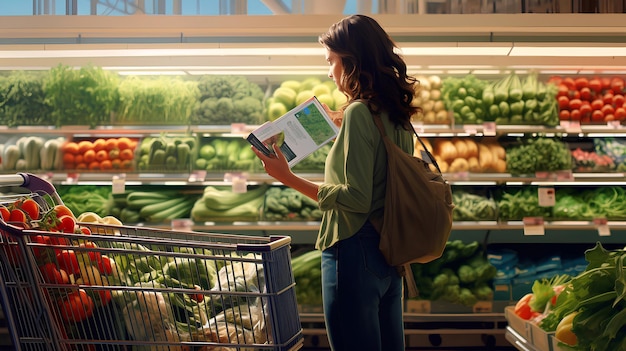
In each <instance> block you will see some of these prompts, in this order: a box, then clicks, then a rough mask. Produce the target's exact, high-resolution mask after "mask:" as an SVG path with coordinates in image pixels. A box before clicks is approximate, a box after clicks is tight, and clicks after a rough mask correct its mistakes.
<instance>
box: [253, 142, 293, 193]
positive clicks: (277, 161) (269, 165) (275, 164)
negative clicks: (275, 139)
mask: <svg viewBox="0 0 626 351" xmlns="http://www.w3.org/2000/svg"><path fill="white" fill-rule="evenodd" d="M251 147H252V151H254V153H255V154H256V155H257V157H258V158H260V159H261V161H262V162H263V168H265V172H267V174H268V175H269V176H271V177H273V178H275V179H276V180H278V181H280V182H283V183H284V181H285V180H286V179H287V178H288V177H289V176H291V175H292V172H291V168H289V164H288V163H287V159H286V158H285V155H283V153H282V151H280V147H279V146H278V145H276V144H272V145H271V147H272V149H273V150H274V153H273V154H270V155H269V156H268V155H265V154H264V153H262V152H261V151H259V150H258V149H257V148H255V147H254V146H251Z"/></svg>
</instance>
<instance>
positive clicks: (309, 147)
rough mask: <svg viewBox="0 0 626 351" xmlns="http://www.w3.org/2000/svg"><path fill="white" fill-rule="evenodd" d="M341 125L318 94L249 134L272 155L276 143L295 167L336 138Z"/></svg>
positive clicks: (260, 147) (256, 143) (250, 139)
mask: <svg viewBox="0 0 626 351" xmlns="http://www.w3.org/2000/svg"><path fill="white" fill-rule="evenodd" d="M338 132H339V128H338V127H337V126H336V125H335V124H334V123H333V121H332V119H331V118H330V116H329V115H328V114H327V113H326V111H325V110H324V108H323V106H322V104H321V103H320V102H319V101H318V100H317V98H316V97H312V98H311V99H309V100H307V101H305V102H304V103H302V104H300V105H298V106H297V107H295V108H294V109H292V110H291V111H289V112H287V113H286V114H285V115H283V116H281V117H280V118H278V119H276V120H275V121H273V122H266V123H264V124H262V125H261V126H260V127H259V128H257V129H255V130H254V131H252V133H250V135H249V136H248V137H247V140H248V142H250V144H252V145H253V146H254V147H256V148H257V149H259V150H260V151H261V152H263V153H265V154H266V155H269V154H270V153H271V152H273V151H271V150H272V147H271V145H272V144H276V145H278V146H279V147H280V150H281V152H282V153H283V154H284V155H285V157H286V158H287V161H288V162H289V166H290V167H293V166H294V165H295V164H297V163H298V162H300V161H301V160H302V159H304V158H305V157H307V156H308V155H310V154H311V153H313V152H314V151H316V150H317V149H319V148H320V147H322V146H324V145H325V144H327V143H328V142H330V141H331V140H333V139H334V138H335V137H337V133H338Z"/></svg>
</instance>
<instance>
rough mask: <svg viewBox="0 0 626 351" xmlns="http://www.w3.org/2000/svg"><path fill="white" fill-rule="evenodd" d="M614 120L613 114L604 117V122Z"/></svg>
mask: <svg viewBox="0 0 626 351" xmlns="http://www.w3.org/2000/svg"><path fill="white" fill-rule="evenodd" d="M614 120H615V115H613V114H608V115H604V121H605V122H610V121H614Z"/></svg>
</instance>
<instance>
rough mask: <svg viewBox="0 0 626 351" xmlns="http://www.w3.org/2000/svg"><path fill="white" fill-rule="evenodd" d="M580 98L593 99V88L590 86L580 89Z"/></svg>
mask: <svg viewBox="0 0 626 351" xmlns="http://www.w3.org/2000/svg"><path fill="white" fill-rule="evenodd" d="M580 98H581V100H586V101H591V89H589V87H584V88H582V89H580Z"/></svg>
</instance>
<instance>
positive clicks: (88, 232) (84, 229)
mask: <svg viewBox="0 0 626 351" xmlns="http://www.w3.org/2000/svg"><path fill="white" fill-rule="evenodd" d="M78 229H79V230H80V233H81V234H85V235H91V229H89V228H87V227H83V226H80V227H79V228H78Z"/></svg>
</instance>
